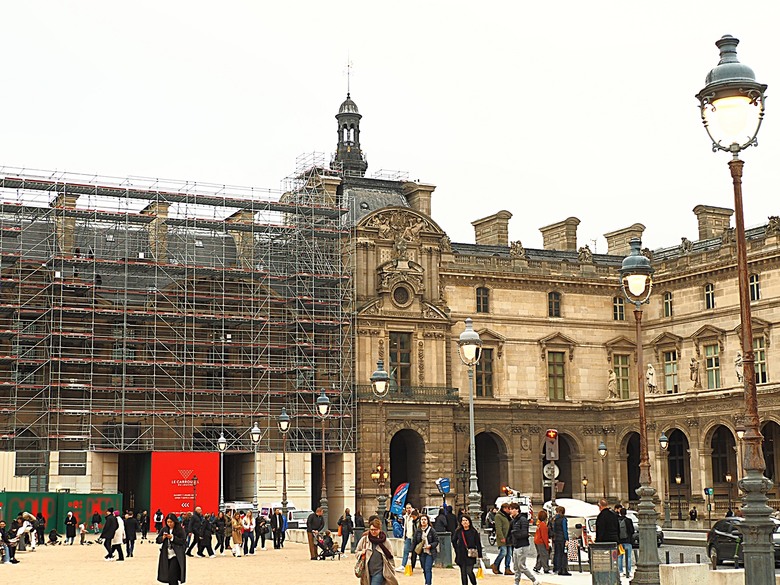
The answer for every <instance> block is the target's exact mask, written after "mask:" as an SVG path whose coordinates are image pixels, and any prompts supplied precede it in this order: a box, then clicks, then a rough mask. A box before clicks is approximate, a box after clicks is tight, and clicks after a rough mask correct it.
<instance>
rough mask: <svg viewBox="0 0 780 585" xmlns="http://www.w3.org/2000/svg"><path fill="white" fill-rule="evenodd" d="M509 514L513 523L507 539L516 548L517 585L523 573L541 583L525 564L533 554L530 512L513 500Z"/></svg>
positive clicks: (533, 580)
mask: <svg viewBox="0 0 780 585" xmlns="http://www.w3.org/2000/svg"><path fill="white" fill-rule="evenodd" d="M509 515H510V517H511V518H512V523H511V524H510V525H509V536H508V538H507V541H508V542H509V544H511V545H512V547H513V549H514V550H513V551H512V561H513V562H514V565H515V572H514V575H515V585H520V576H521V575H525V576H526V577H528V578H529V579H530V580H531V583H532V585H541V582H540V581H539V580H538V579H537V578H536V576H535V575H534V574H533V572H531V569H529V568H528V567H526V566H525V562H526V560H527V559H528V556H529V555H530V554H531V541H530V539H529V534H528V529H529V522H528V514H526V513H525V512H521V511H520V504H518V503H517V502H512V503H511V504H509Z"/></svg>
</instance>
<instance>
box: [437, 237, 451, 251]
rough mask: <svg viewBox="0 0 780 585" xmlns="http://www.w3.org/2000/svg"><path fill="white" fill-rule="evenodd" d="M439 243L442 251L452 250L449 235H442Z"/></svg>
mask: <svg viewBox="0 0 780 585" xmlns="http://www.w3.org/2000/svg"><path fill="white" fill-rule="evenodd" d="M440 245H441V251H442V252H452V240H450V238H449V236H442V238H441V244H440Z"/></svg>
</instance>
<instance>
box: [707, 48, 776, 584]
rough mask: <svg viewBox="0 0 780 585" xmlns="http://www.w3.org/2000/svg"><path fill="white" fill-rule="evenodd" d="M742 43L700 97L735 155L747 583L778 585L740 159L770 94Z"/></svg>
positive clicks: (719, 145) (715, 131) (715, 139)
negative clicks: (742, 54)
mask: <svg viewBox="0 0 780 585" xmlns="http://www.w3.org/2000/svg"><path fill="white" fill-rule="evenodd" d="M738 44H739V40H738V39H735V38H734V37H732V36H730V35H725V36H723V37H722V38H720V39H719V40H718V41H716V43H715V45H716V46H717V47H718V49H719V50H720V61H719V62H718V64H717V66H715V68H714V69H712V70H711V71H710V72H709V73H708V74H707V77H706V79H705V84H706V85H705V86H704V89H702V90H701V91H700V92H699V93H698V94H697V95H696V98H697V99H698V100H699V107H700V111H701V118H702V122H703V123H704V129H705V130H706V131H707V135H708V136H709V138H710V140H711V142H712V150H713V152H717V151H723V152H728V153H729V154H731V156H732V158H731V160H730V161H729V169H730V171H731V179H732V183H733V185H734V211H735V221H736V240H737V281H738V284H739V301H740V302H739V305H740V321H741V326H742V335H741V337H742V339H741V342H742V368H743V378H742V380H743V384H744V388H745V439H744V454H743V465H744V475H743V477H742V479H741V480H740V482H739V486H740V488H741V489H742V492H743V493H744V497H743V500H742V509H743V512H744V515H745V520H744V522H743V524H744V528H743V533H744V543H743V550H744V554H745V582H746V583H750V584H751V585H765V584H767V585H768V584H770V583H774V578H775V570H774V569H775V560H774V551H773V545H772V530H773V524H772V520H771V519H770V517H769V515H770V514H771V512H772V508H770V507H769V505H768V498H767V492H768V491H769V490H770V489H771V488H772V482H771V481H770V480H769V479H767V478H766V477H765V476H764V471H765V470H766V462H765V461H764V454H763V452H762V449H761V443H762V439H763V437H762V436H761V429H760V427H759V424H760V423H759V418H758V396H757V394H756V375H755V355H754V352H753V327H752V322H751V311H750V293H749V288H748V266H747V249H746V239H745V220H744V217H743V212H742V168H743V166H744V162H743V161H742V160H740V158H739V153H740V152H742V151H743V150H745V149H746V148H748V147H750V146H755V145H757V144H758V143H757V141H756V137H757V136H758V131H759V130H760V128H761V122H762V121H763V118H764V92H765V91H766V88H767V86H766V85H765V84H763V83H758V82H757V81H756V76H755V74H754V73H753V70H752V69H751V68H750V67H748V66H746V65H743V64H741V63H740V62H739V60H738V59H737V45H738Z"/></svg>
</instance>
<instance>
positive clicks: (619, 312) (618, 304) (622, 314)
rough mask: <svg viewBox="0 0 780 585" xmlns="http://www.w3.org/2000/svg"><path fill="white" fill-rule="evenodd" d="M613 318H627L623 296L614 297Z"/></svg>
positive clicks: (616, 319) (621, 319)
mask: <svg viewBox="0 0 780 585" xmlns="http://www.w3.org/2000/svg"><path fill="white" fill-rule="evenodd" d="M612 319H613V320H615V321H625V320H626V308H625V305H624V304H623V299H622V297H615V298H614V299H612Z"/></svg>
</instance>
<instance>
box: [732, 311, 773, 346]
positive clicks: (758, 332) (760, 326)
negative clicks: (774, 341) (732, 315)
mask: <svg viewBox="0 0 780 585" xmlns="http://www.w3.org/2000/svg"><path fill="white" fill-rule="evenodd" d="M750 324H751V325H752V329H753V337H754V338H755V337H756V336H761V337H763V338H764V345H765V346H766V347H769V340H770V339H771V336H770V333H772V324H771V323H770V322H769V321H764V320H763V319H759V318H758V317H753V318H751V319H750ZM734 332H735V333H736V334H737V336H738V337H739V338H740V339H742V323H740V324H739V325H737V326H736V327H735V328H734Z"/></svg>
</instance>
